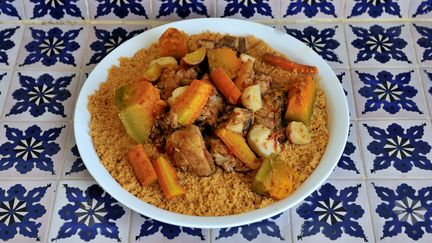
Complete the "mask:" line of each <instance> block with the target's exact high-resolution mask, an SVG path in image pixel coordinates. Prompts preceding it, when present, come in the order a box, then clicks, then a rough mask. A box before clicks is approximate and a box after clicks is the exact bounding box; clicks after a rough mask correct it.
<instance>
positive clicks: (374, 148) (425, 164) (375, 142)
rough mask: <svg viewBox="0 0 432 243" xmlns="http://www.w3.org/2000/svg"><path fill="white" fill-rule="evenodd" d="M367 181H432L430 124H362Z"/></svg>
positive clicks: (360, 132)
mask: <svg viewBox="0 0 432 243" xmlns="http://www.w3.org/2000/svg"><path fill="white" fill-rule="evenodd" d="M359 134H360V140H361V145H362V152H363V159H364V163H365V169H366V175H367V177H368V178H394V179H396V178H397V179H405V178H408V179H409V178H413V179H421V178H432V173H431V171H432V151H431V144H432V136H430V134H432V127H431V124H430V122H429V121H427V120H423V121H422V120H399V121H394V120H393V121H391V120H388V121H368V122H360V123H359Z"/></svg>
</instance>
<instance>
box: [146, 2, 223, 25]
mask: <svg viewBox="0 0 432 243" xmlns="http://www.w3.org/2000/svg"><path fill="white" fill-rule="evenodd" d="M152 4H153V15H154V18H155V19H161V20H177V19H186V18H196V17H201V18H202V17H210V16H212V15H213V14H212V13H213V12H212V11H213V10H214V4H215V3H214V2H212V1H210V0H186V1H185V0H157V1H153V2H152Z"/></svg>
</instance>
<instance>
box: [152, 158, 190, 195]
mask: <svg viewBox="0 0 432 243" xmlns="http://www.w3.org/2000/svg"><path fill="white" fill-rule="evenodd" d="M153 165H154V168H155V170H156V174H157V178H158V181H159V186H160V187H161V189H162V192H163V193H164V195H165V196H166V197H167V198H168V199H171V198H173V197H176V196H180V195H183V194H185V190H184V189H183V187H182V186H181V185H180V184H179V182H178V176H177V174H176V172H175V170H174V167H173V166H172V165H171V163H170V161H169V160H168V159H167V158H165V157H164V156H160V157H159V158H158V159H157V160H156V161H155V162H154V164H153Z"/></svg>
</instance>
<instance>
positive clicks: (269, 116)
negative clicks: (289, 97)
mask: <svg viewBox="0 0 432 243" xmlns="http://www.w3.org/2000/svg"><path fill="white" fill-rule="evenodd" d="M262 101H263V102H262V108H261V109H259V110H258V111H256V112H255V122H256V123H258V124H262V125H264V126H266V127H268V128H269V129H270V130H274V129H275V128H276V129H279V128H281V126H282V117H283V116H282V112H283V105H284V104H285V103H286V94H285V93H284V92H281V91H271V92H269V93H268V94H266V95H264V96H263V100H262Z"/></svg>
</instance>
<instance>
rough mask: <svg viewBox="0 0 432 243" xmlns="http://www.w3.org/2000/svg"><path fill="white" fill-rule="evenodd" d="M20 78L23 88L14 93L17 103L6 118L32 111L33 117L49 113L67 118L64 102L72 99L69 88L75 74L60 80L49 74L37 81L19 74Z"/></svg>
mask: <svg viewBox="0 0 432 243" xmlns="http://www.w3.org/2000/svg"><path fill="white" fill-rule="evenodd" d="M18 76H19V82H20V84H21V88H19V89H17V90H15V91H14V92H13V93H12V97H13V98H14V99H15V100H16V101H17V102H16V103H15V104H14V105H13V106H12V108H11V110H10V111H9V113H8V114H6V116H10V115H17V114H20V113H23V112H25V111H30V114H31V115H32V116H34V117H38V116H41V115H43V114H45V112H47V111H48V112H50V113H52V114H56V115H60V116H62V117H66V115H65V114H64V106H63V104H62V101H65V100H67V99H68V98H69V97H71V93H70V92H69V90H68V89H67V87H68V86H69V84H70V83H71V81H72V78H74V77H75V74H73V75H71V76H64V77H60V78H58V79H54V78H53V77H52V76H51V75H49V74H43V75H41V76H39V77H38V78H37V79H35V78H33V77H30V76H26V75H22V74H21V73H18Z"/></svg>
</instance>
